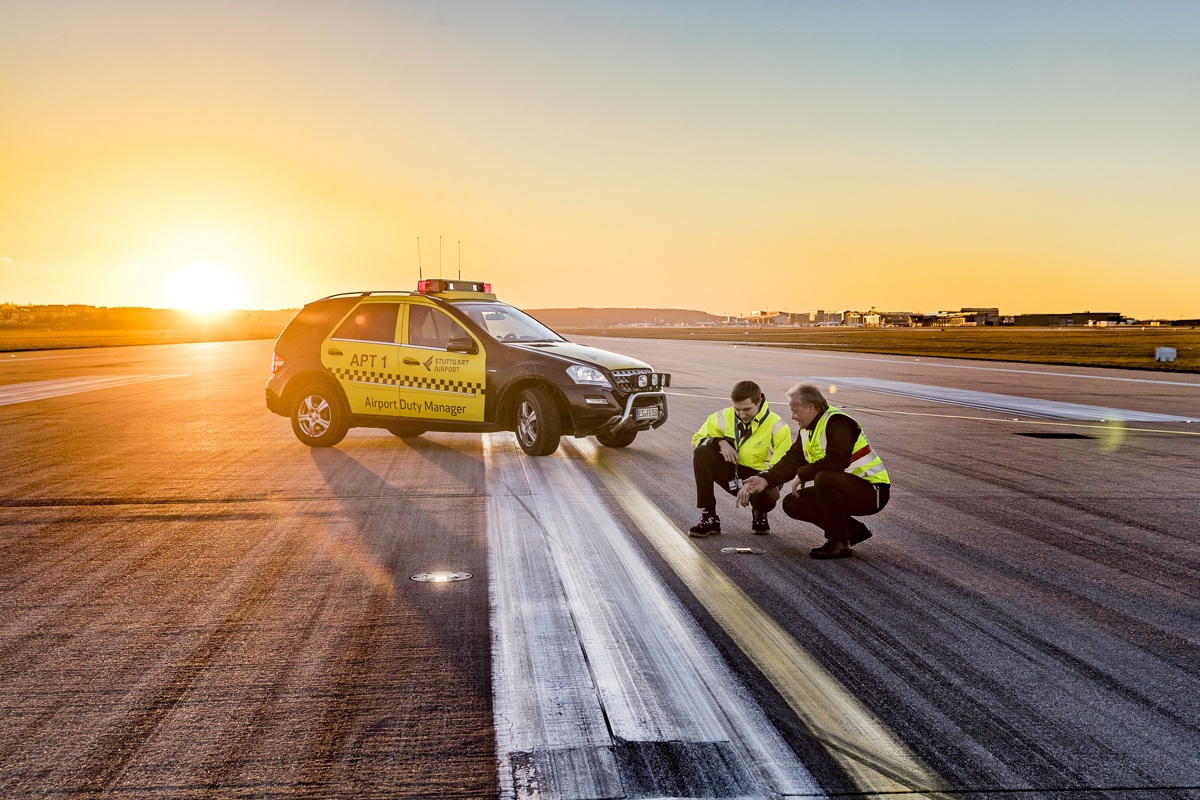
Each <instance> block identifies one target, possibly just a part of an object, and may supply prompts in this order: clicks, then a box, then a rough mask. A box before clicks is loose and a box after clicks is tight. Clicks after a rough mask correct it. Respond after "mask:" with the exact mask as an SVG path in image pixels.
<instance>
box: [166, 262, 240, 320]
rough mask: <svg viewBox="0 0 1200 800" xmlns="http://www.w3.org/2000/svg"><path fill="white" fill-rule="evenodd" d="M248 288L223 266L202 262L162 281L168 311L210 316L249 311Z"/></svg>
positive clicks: (180, 269)
mask: <svg viewBox="0 0 1200 800" xmlns="http://www.w3.org/2000/svg"><path fill="white" fill-rule="evenodd" d="M249 293H250V292H249V287H248V286H247V284H246V281H244V280H243V279H242V278H241V276H239V275H238V274H237V273H236V272H234V271H233V270H231V269H229V267H227V266H225V265H224V264H216V263H213V262H211V261H199V262H196V263H193V264H188V265H186V266H183V267H180V268H179V269H177V270H175V271H174V272H172V273H171V274H170V275H168V276H167V277H166V279H165V280H164V281H163V299H164V301H165V303H166V305H167V307H168V308H178V309H180V310H183V311H196V312H202V313H211V312H214V311H229V310H231V309H235V308H237V309H242V308H245V307H246V303H247V300H248V298H249Z"/></svg>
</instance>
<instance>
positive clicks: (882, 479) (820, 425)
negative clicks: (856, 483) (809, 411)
mask: <svg viewBox="0 0 1200 800" xmlns="http://www.w3.org/2000/svg"><path fill="white" fill-rule="evenodd" d="M838 414H841V415H842V416H843V417H849V418H850V419H854V417H851V416H850V415H849V414H847V413H846V412H845V411H842V410H840V409H837V408H834V407H833V406H830V407H829V408H827V409H826V410H825V413H824V414H822V415H821V418H820V419H819V420H817V426H816V427H815V428H813V432H812V435H809V432H808V429H807V428H801V429H800V446H801V447H803V448H804V460H805V461H807V462H808V463H810V464H812V463H813V462H815V461H820V460H821V459H822V458H824V457H825V447H826V445H827V444H828V440H827V439H826V438H825V427H826V426H827V425H828V424H829V420H830V418H832V417H834V416H836V415H838ZM857 422H858V421H857V420H855V424H857ZM846 471H847V472H849V473H850V474H851V475H857V476H858V477H860V478H863V479H865V480H868V481H870V482H871V483H889V484H890V483H891V482H892V480H891V478H889V477H888V473H887V470H886V469H884V468H883V459H881V458H880V457H879V454H877V453H876V452H875V450H874V449H873V448H872V447H871V443H870V442H868V441H867V435H866V434H865V433H863V430H862V425H859V426H858V440H857V441H855V442H854V452H853V453H852V454H851V455H850V466H848V467H846Z"/></svg>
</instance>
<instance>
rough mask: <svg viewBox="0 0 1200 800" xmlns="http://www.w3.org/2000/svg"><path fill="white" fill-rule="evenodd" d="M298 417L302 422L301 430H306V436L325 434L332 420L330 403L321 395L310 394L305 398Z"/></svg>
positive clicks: (315, 436)
mask: <svg viewBox="0 0 1200 800" xmlns="http://www.w3.org/2000/svg"><path fill="white" fill-rule="evenodd" d="M297 418H298V419H299V422H300V430H302V431H304V434H305V435H306V436H312V437H313V438H317V437H320V436H323V435H324V434H325V431H327V430H329V426H330V424H331V422H332V420H331V410H330V408H329V403H327V402H326V401H325V398H324V397H321V396H320V395H310V396H309V397H306V398H304V402H303V403H302V404H301V407H300V413H299V414H298V415H297Z"/></svg>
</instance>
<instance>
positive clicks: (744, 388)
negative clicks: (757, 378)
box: [729, 381, 762, 403]
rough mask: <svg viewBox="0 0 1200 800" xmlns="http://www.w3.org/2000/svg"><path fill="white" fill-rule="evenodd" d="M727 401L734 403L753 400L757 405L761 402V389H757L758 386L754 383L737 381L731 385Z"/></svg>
mask: <svg viewBox="0 0 1200 800" xmlns="http://www.w3.org/2000/svg"><path fill="white" fill-rule="evenodd" d="M729 399H730V400H732V401H733V402H735V403H740V402H741V401H743V400H753V401H754V402H756V403H758V402H761V401H762V389H760V388H758V384H757V383H755V382H754V381H738V382H737V383H735V384H734V385H733V391H732V392H730V393H729Z"/></svg>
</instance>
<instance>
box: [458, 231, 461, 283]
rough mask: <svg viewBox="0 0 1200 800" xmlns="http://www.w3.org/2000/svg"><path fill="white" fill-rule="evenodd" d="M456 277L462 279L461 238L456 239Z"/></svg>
mask: <svg viewBox="0 0 1200 800" xmlns="http://www.w3.org/2000/svg"><path fill="white" fill-rule="evenodd" d="M458 279H459V280H460V281H461V280H462V239H459V240H458Z"/></svg>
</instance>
